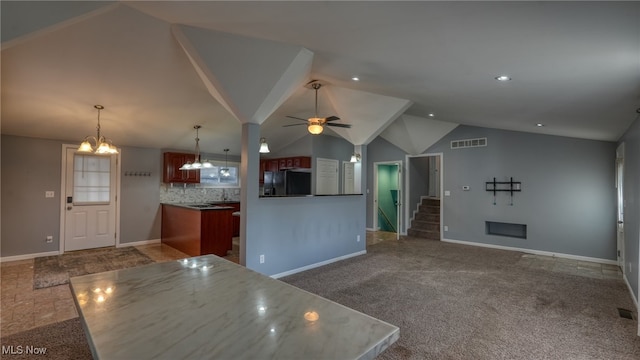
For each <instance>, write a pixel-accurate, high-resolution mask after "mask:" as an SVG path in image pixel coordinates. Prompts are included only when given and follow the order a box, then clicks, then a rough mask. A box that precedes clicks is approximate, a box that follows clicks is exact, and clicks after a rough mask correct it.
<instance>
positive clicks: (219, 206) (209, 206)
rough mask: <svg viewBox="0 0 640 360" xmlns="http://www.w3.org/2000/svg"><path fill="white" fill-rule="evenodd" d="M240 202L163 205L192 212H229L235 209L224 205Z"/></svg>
mask: <svg viewBox="0 0 640 360" xmlns="http://www.w3.org/2000/svg"><path fill="white" fill-rule="evenodd" d="M238 202H239V201H227V202H217V201H214V202H209V203H192V204H172V203H163V204H162V205H171V206H177V207H183V208H187V209H192V210H200V211H202V210H229V209H233V207H232V206H224V204H237V203H238Z"/></svg>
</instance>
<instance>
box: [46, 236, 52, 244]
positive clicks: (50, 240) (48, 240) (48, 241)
mask: <svg viewBox="0 0 640 360" xmlns="http://www.w3.org/2000/svg"><path fill="white" fill-rule="evenodd" d="M46 242H47V244H49V243H52V242H53V235H47V240H46Z"/></svg>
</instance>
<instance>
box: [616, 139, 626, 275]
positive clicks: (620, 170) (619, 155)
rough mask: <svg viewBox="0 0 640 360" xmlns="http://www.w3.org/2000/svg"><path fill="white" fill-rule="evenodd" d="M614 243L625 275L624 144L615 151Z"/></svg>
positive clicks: (619, 264) (619, 263)
mask: <svg viewBox="0 0 640 360" xmlns="http://www.w3.org/2000/svg"><path fill="white" fill-rule="evenodd" d="M616 200H617V201H616V221H617V224H616V238H617V239H616V243H617V245H618V246H617V252H618V254H617V255H618V266H620V268H621V270H622V273H623V274H626V272H627V271H626V270H625V267H626V264H625V244H624V143H620V145H618V148H617V149H616Z"/></svg>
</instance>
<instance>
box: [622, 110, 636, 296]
mask: <svg viewBox="0 0 640 360" xmlns="http://www.w3.org/2000/svg"><path fill="white" fill-rule="evenodd" d="M621 142H624V146H625V153H624V203H625V207H624V232H625V234H624V244H625V259H624V260H625V270H624V272H625V276H626V278H627V280H628V281H629V285H631V288H632V289H633V293H634V295H635V297H636V300H637V299H638V298H640V289H638V286H639V284H638V267H639V266H640V264H639V259H638V257H639V256H640V249H639V247H640V120H636V121H635V122H634V123H633V124H632V125H631V127H630V128H629V129H628V130H627V132H626V133H625V134H624V136H623V137H622V139H621Z"/></svg>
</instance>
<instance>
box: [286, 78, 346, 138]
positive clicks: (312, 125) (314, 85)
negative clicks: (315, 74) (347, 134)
mask: <svg viewBox="0 0 640 360" xmlns="http://www.w3.org/2000/svg"><path fill="white" fill-rule="evenodd" d="M305 87H306V88H309V89H313V90H314V91H315V98H316V102H315V116H314V117H310V118H308V119H303V118H299V117H296V116H287V117H288V118H291V119H296V120H302V121H305V122H306V123H307V130H308V131H309V133H311V134H313V135H318V134H321V133H322V131H323V130H324V126H325V125H327V126H335V127H342V128H350V127H351V125H349V124H336V123H332V122H331V121H336V120H340V118H339V117H337V116H328V117H319V116H318V89H320V88H321V87H322V84H321V83H320V82H319V81H318V80H311V81H309V82H308V83H307V85H305ZM298 125H303V124H289V125H284V127H288V126H298Z"/></svg>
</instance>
